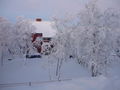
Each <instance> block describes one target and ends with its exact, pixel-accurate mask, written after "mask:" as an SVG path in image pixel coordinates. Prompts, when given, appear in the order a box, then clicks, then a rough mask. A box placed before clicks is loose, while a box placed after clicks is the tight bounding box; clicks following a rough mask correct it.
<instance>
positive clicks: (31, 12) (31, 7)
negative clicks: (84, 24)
mask: <svg viewBox="0 0 120 90" xmlns="http://www.w3.org/2000/svg"><path fill="white" fill-rule="evenodd" d="M88 1H90V0H0V16H3V17H6V18H8V19H10V20H12V21H15V19H16V17H17V16H24V17H26V18H31V19H34V18H36V17H40V18H42V19H43V20H50V18H51V17H52V16H64V15H65V14H75V13H77V12H79V11H80V9H81V8H83V6H84V4H85V3H87V2H88ZM98 5H99V6H100V7H101V8H102V9H104V8H106V7H109V8H110V7H111V8H117V9H120V0H99V2H98Z"/></svg>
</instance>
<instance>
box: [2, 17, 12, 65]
mask: <svg viewBox="0 0 120 90" xmlns="http://www.w3.org/2000/svg"><path fill="white" fill-rule="evenodd" d="M12 30H13V25H12V24H11V23H10V22H9V21H8V20H7V19H5V18H3V17H0V59H1V65H3V61H4V59H5V58H8V57H9V56H10V54H11V52H10V45H11V41H12V36H13V34H12Z"/></svg>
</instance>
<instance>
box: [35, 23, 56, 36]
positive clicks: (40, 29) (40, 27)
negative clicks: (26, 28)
mask: <svg viewBox="0 0 120 90" xmlns="http://www.w3.org/2000/svg"><path fill="white" fill-rule="evenodd" d="M52 24H54V22H52V21H40V22H37V21H33V26H35V27H36V31H35V32H36V33H43V36H44V37H53V36H55V34H56V30H55V29H54V28H53V27H52Z"/></svg>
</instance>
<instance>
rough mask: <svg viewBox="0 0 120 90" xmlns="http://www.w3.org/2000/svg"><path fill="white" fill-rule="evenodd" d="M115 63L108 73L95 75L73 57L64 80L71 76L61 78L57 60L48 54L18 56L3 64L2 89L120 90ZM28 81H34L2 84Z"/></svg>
mask: <svg viewBox="0 0 120 90" xmlns="http://www.w3.org/2000/svg"><path fill="white" fill-rule="evenodd" d="M115 66H116V67H114V68H112V67H111V68H109V70H108V72H107V73H108V74H107V75H106V76H99V77H94V78H93V77H91V76H90V73H89V71H88V70H87V69H85V68H83V67H81V66H80V65H79V64H77V63H76V62H75V61H74V60H72V59H71V60H69V61H66V62H64V63H63V65H62V68H61V80H64V79H67V80H65V81H57V77H56V76H55V72H56V62H51V60H48V59H47V58H41V59H27V60H25V59H16V60H13V61H7V62H5V63H4V66H2V67H0V90H120V86H119V85H120V71H119V67H120V66H119V65H117V64H116V65H115ZM50 80H51V82H49V81H50ZM27 82H32V83H31V85H30V86H29V84H23V85H13V86H11V85H10V86H9V85H8V86H5V87H1V86H2V85H1V84H7V83H27ZM36 82H39V83H36Z"/></svg>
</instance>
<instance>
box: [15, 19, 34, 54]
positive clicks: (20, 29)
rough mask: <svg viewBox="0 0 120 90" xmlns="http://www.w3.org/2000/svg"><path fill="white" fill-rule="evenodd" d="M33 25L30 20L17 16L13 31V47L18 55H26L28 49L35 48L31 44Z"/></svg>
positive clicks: (28, 51)
mask: <svg viewBox="0 0 120 90" xmlns="http://www.w3.org/2000/svg"><path fill="white" fill-rule="evenodd" d="M34 30H35V27H34V26H33V25H32V23H31V21H30V20H27V19H24V18H22V17H19V18H18V19H17V22H16V24H15V31H14V37H15V38H14V42H13V43H14V47H15V53H16V54H18V55H22V56H23V55H27V54H29V53H30V50H33V49H35V48H34V47H33V44H32V33H33V32H34Z"/></svg>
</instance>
